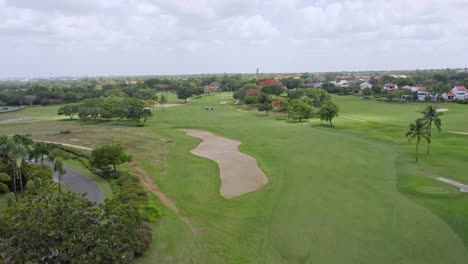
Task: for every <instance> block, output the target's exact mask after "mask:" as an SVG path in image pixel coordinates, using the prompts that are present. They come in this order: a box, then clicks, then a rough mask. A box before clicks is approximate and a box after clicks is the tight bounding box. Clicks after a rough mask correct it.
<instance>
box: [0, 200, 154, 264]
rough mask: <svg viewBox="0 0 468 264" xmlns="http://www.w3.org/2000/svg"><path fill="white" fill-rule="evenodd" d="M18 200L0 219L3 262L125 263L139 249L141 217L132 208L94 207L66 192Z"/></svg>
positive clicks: (114, 204)
mask: <svg viewBox="0 0 468 264" xmlns="http://www.w3.org/2000/svg"><path fill="white" fill-rule="evenodd" d="M20 204H21V206H16V207H13V208H11V210H9V211H8V212H7V213H6V214H5V217H4V219H3V220H2V228H1V235H2V237H1V239H0V259H2V260H6V263H117V264H120V263H125V264H126V263H133V260H134V258H135V257H136V256H137V253H138V254H141V253H142V244H144V243H145V241H144V237H143V233H142V231H141V229H142V219H141V216H140V214H139V213H138V210H137V209H136V208H134V207H132V206H129V205H126V204H123V203H121V202H119V201H116V200H107V201H106V202H104V203H103V204H100V205H96V204H95V203H93V202H91V201H89V200H88V199H87V198H86V197H84V196H83V195H78V194H74V193H71V192H68V193H63V194H62V196H61V197H60V198H59V197H58V196H57V195H54V194H46V195H42V196H36V197H32V198H30V199H25V200H23V201H22V202H21V203H20ZM150 239H151V238H150ZM143 250H144V248H143Z"/></svg>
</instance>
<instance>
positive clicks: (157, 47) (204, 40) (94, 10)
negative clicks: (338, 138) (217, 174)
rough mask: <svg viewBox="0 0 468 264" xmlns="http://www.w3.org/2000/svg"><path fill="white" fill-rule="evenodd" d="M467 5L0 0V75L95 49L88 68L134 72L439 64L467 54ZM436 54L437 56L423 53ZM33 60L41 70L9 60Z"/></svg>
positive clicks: (450, 0) (422, 0)
mask: <svg viewBox="0 0 468 264" xmlns="http://www.w3.org/2000/svg"><path fill="white" fill-rule="evenodd" d="M467 11H468V1H466V0H447V1H436V0H413V1H408V0H314V1H309V0H197V1H195V0H172V1H166V0H80V1H75V0H41V1H38V0H0V57H2V59H3V61H7V63H2V65H0V76H1V75H2V74H3V75H23V74H26V75H27V74H34V73H42V72H43V73H48V74H53V75H59V74H61V72H65V70H66V69H64V67H56V65H57V63H51V62H50V65H49V66H48V63H49V61H53V60H57V61H61V60H65V59H66V58H69V59H70V58H73V60H74V64H75V65H74V67H73V69H74V70H76V69H88V68H86V67H90V66H89V62H88V59H89V56H97V57H99V54H103V55H102V56H103V57H105V56H107V57H108V58H109V60H110V63H109V64H107V65H105V66H102V65H101V64H99V63H95V64H94V65H95V67H96V68H92V67H90V68H89V69H90V70H93V69H94V71H95V73H94V74H100V73H101V72H109V71H110V72H112V71H113V69H115V72H125V68H121V67H124V65H127V64H128V65H134V67H133V68H132V71H135V72H136V73H137V72H142V73H143V72H145V73H147V71H148V70H152V71H154V72H153V73H181V72H183V71H184V70H193V69H196V70H197V71H198V72H204V71H206V72H224V71H227V70H226V69H231V70H235V71H239V72H244V71H246V70H245V69H244V68H243V67H245V65H248V66H249V67H251V66H250V65H256V64H258V61H263V62H264V63H266V64H268V65H271V69H269V71H292V70H297V69H299V70H300V71H306V70H339V69H347V70H350V69H359V68H363V67H364V68H366V69H368V68H369V67H371V68H372V67H373V68H379V69H380V68H382V67H384V68H399V67H407V65H406V64H399V61H401V60H402V59H404V60H405V61H406V62H405V63H407V64H410V63H412V61H417V62H418V63H419V64H424V63H421V59H422V60H426V61H427V65H430V66H431V67H438V65H441V66H443V67H446V66H447V65H450V64H453V65H458V64H464V63H465V62H464V61H463V60H468V52H466V51H467V50H466V48H465V46H466V45H465V43H467V41H468V39H467V37H466V36H467V35H468V20H467V19H465V16H466V13H467ZM58 51H60V55H58V54H59V52H58ZM103 51H105V52H103ZM226 51H229V52H226ZM190 52H195V53H196V56H194V55H192V54H190ZM435 53H437V54H444V56H435V58H431V59H430V60H429V59H428V58H427V57H428V56H429V55H434V54H435ZM122 54H128V56H123V55H122ZM272 54H274V56H273V55H272ZM22 56H24V57H22ZM213 56H215V59H216V63H211V64H206V63H205V62H206V58H213ZM204 57H205V59H203V58H204ZM324 57H326V58H327V60H323V58H324ZM344 57H346V60H344V59H343V58H344ZM32 58H36V59H38V60H41V61H42V62H43V63H44V67H40V68H33V67H29V66H28V65H24V64H22V65H18V66H16V67H15V66H14V64H15V63H18V61H25V60H30V59H32ZM187 58H189V59H190V60H191V61H189V62H187ZM389 58H395V59H391V60H390V59H389ZM400 58H402V59H400ZM133 59H135V60H144V59H145V60H151V59H153V60H157V61H159V62H160V63H158V65H166V67H163V66H158V67H156V68H151V69H148V68H147V67H146V66H147V65H146V64H145V63H141V66H138V65H139V64H138V63H137V62H135V61H131V63H130V62H129V61H128V60H133ZM112 60H115V61H116V63H113V61H112ZM315 60H320V63H318V62H316V61H315ZM382 60H385V61H386V62H388V63H387V64H385V65H383V66H382V64H381V63H380V61H382ZM3 61H2V62H3ZM177 61H185V62H187V63H189V64H194V65H195V64H196V65H200V66H199V67H197V68H194V67H189V68H184V67H183V66H179V67H180V68H178V65H177V63H174V62H177ZM233 61H236V62H237V64H232V62H233ZM311 61H313V62H314V63H311ZM117 62H120V63H117ZM169 62H170V63H169ZM434 63H435V64H434ZM437 63H438V64H437ZM415 64H416V63H415ZM5 65H9V66H8V67H7V66H5ZM80 65H82V67H80ZM121 65H123V66H121ZM210 65H211V66H210ZM213 65H216V68H209V67H214V66H213ZM223 65H224V66H223ZM103 67H107V68H105V70H103ZM204 67H208V68H204ZM223 67H225V68H226V69H223ZM70 68H71V67H70ZM414 68H415V67H414ZM72 73H73V72H72ZM75 74H81V72H75ZM87 74H93V72H87Z"/></svg>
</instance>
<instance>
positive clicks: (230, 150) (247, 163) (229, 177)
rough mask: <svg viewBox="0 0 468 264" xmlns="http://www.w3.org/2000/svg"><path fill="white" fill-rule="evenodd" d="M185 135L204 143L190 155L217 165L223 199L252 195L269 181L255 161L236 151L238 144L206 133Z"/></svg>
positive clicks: (196, 131)
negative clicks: (250, 193) (251, 193)
mask: <svg viewBox="0 0 468 264" xmlns="http://www.w3.org/2000/svg"><path fill="white" fill-rule="evenodd" d="M184 131H185V132H186V133H187V135H189V136H192V137H196V138H200V139H202V140H203V141H202V142H201V143H200V144H199V145H198V146H197V147H196V148H195V149H193V150H192V151H191V153H192V154H194V155H197V156H201V157H204V158H207V159H211V160H213V161H215V162H216V163H218V166H219V170H220V177H221V190H220V193H221V195H222V196H223V197H224V198H227V199H229V198H233V197H236V196H240V195H243V194H246V193H249V192H254V191H256V190H258V189H260V188H261V187H263V186H264V185H265V184H267V183H268V178H267V177H266V175H265V173H263V171H262V170H261V169H260V168H259V167H258V164H257V160H256V159H255V158H254V157H252V156H249V155H247V154H245V153H242V152H240V151H239V149H238V146H239V145H240V142H238V141H234V140H231V139H227V138H224V137H220V136H216V135H214V134H212V133H210V132H205V131H198V130H184Z"/></svg>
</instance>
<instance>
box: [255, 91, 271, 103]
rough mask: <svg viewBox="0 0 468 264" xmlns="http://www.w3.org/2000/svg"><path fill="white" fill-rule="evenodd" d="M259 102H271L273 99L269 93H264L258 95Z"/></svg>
mask: <svg viewBox="0 0 468 264" xmlns="http://www.w3.org/2000/svg"><path fill="white" fill-rule="evenodd" d="M257 102H258V103H259V104H265V103H271V99H270V97H269V96H268V95H267V94H264V93H262V94H260V95H259V96H258V97H257Z"/></svg>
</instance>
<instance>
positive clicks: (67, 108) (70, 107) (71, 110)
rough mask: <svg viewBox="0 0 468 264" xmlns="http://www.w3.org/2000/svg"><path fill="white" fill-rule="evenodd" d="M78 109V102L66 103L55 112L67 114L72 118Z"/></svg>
mask: <svg viewBox="0 0 468 264" xmlns="http://www.w3.org/2000/svg"><path fill="white" fill-rule="evenodd" d="M78 110H79V105H78V104H66V105H63V106H61V107H60V108H59V109H58V111H57V114H58V115H65V116H68V117H69V118H70V119H71V120H73V117H74V116H75V115H77V114H78Z"/></svg>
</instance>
